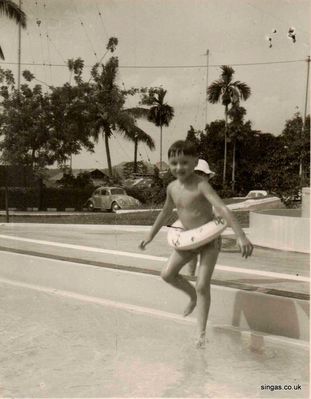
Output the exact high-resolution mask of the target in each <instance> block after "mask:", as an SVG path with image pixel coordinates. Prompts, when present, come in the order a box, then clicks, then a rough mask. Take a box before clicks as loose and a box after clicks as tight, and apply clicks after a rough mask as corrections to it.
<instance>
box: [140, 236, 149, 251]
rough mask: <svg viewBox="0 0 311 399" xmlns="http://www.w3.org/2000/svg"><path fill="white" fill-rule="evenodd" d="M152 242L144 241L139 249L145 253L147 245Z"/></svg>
mask: <svg viewBox="0 0 311 399" xmlns="http://www.w3.org/2000/svg"><path fill="white" fill-rule="evenodd" d="M150 241H151V240H148V239H147V240H143V241H142V242H141V243H140V244H139V246H138V248H139V249H141V250H142V251H144V250H145V249H146V245H147V244H149V242H150Z"/></svg>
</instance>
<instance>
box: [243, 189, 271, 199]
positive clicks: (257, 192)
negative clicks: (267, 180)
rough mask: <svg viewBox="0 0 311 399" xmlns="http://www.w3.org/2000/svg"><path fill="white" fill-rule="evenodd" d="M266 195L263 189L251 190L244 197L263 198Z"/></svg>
mask: <svg viewBox="0 0 311 399" xmlns="http://www.w3.org/2000/svg"><path fill="white" fill-rule="evenodd" d="M267 196H268V192H267V191H265V190H251V191H250V192H249V193H248V194H247V196H246V197H245V198H264V197H267Z"/></svg>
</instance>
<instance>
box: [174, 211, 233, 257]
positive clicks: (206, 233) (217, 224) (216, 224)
mask: <svg viewBox="0 0 311 399" xmlns="http://www.w3.org/2000/svg"><path fill="white" fill-rule="evenodd" d="M168 227H170V228H169V231H168V234H167V241H168V243H169V245H170V246H171V247H173V248H175V249H178V250H180V251H186V250H189V249H196V248H199V247H201V246H202V245H205V244H207V243H208V242H210V241H213V240H214V239H215V238H217V237H218V236H219V235H220V234H221V233H222V232H223V231H224V230H225V229H226V228H227V222H226V221H225V219H223V218H217V219H213V220H211V221H210V222H208V223H206V224H203V225H202V226H200V227H196V228H195V229H191V230H184V228H183V225H182V224H181V222H180V220H177V221H176V222H175V223H174V224H173V225H172V226H168Z"/></svg>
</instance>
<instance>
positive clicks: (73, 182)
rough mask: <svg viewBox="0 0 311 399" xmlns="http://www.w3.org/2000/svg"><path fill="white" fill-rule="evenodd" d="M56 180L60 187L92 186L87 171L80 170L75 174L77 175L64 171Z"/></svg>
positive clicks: (80, 187)
mask: <svg viewBox="0 0 311 399" xmlns="http://www.w3.org/2000/svg"><path fill="white" fill-rule="evenodd" d="M57 182H58V184H59V185H60V186H61V187H64V188H79V189H85V188H86V187H89V188H94V184H93V182H92V179H91V177H90V174H89V173H88V172H81V173H79V174H78V175H77V177H75V176H74V175H73V174H72V173H65V174H64V175H63V177H62V178H61V179H60V180H58V181H57Z"/></svg>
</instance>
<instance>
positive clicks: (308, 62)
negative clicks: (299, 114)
mask: <svg viewBox="0 0 311 399" xmlns="http://www.w3.org/2000/svg"><path fill="white" fill-rule="evenodd" d="M306 61H307V85H306V98H305V111H304V115H303V120H304V124H305V123H306V117H307V105H308V97H309V75H310V56H309V55H308V58H307V60H306Z"/></svg>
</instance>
